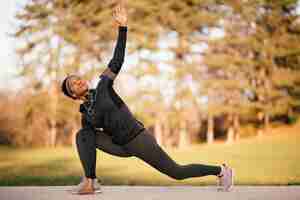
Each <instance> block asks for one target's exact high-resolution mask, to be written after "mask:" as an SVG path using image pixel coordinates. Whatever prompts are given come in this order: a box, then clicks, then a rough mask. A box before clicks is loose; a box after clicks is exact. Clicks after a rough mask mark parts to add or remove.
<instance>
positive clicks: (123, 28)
mask: <svg viewBox="0 0 300 200" xmlns="http://www.w3.org/2000/svg"><path fill="white" fill-rule="evenodd" d="M113 16H114V20H115V22H116V23H117V24H118V26H119V33H118V39H117V44H116V47H115V50H114V55H113V58H112V59H111V60H110V62H109V64H108V67H107V68H106V69H105V70H104V72H103V73H102V75H106V76H108V77H109V78H110V79H112V80H114V79H115V78H116V76H117V74H118V73H119V71H120V70H121V67H122V65H123V62H124V57H125V49H126V40H127V13H126V10H125V8H124V5H123V4H122V3H119V5H117V7H116V8H115V10H114V14H113Z"/></svg>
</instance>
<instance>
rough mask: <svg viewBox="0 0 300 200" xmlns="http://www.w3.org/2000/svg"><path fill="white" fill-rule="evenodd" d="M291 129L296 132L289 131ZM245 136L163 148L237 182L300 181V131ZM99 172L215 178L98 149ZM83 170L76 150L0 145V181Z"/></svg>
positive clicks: (58, 181)
mask: <svg viewBox="0 0 300 200" xmlns="http://www.w3.org/2000/svg"><path fill="white" fill-rule="evenodd" d="M292 132H295V133H292ZM292 132H291V131H286V132H282V133H280V134H278V133H277V134H275V135H274V136H272V137H271V136H263V137H260V138H251V139H244V140H241V141H240V142H238V143H235V144H232V145H226V144H213V145H209V146H208V145H196V146H192V147H191V148H189V149H186V150H180V151H179V150H174V149H166V151H167V152H168V153H169V154H170V155H171V157H173V158H174V159H175V160H176V161H177V162H178V163H181V164H189V163H202V164H220V163H222V162H224V161H226V162H227V163H228V164H230V165H231V166H232V167H233V168H234V169H235V172H236V184H239V185H244V184H247V185H262V184H267V185H270V184H271V185H288V184H300V151H299V149H300V148H299V147H300V133H296V132H297V131H292ZM97 157H98V158H97V176H98V178H100V179H101V180H102V182H103V184H104V185H213V184H215V177H206V178H190V179H186V180H182V181H177V180H172V179H171V178H169V177H167V176H166V175H164V174H161V173H159V172H158V171H156V170H155V169H153V168H151V167H149V166H148V165H147V164H145V163H143V162H142V161H140V160H138V159H137V158H134V157H132V158H119V157H115V156H110V155H108V154H106V153H103V152H101V151H98V153H97ZM81 175H82V169H81V165H80V161H79V158H78V157H77V154H76V150H75V149H73V148H71V147H70V148H61V147H59V148H56V149H13V148H8V147H5V146H0V185H1V186H8V185H14V186H17V185H72V184H77V183H78V181H79V178H80V176H81Z"/></svg>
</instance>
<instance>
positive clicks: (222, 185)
mask: <svg viewBox="0 0 300 200" xmlns="http://www.w3.org/2000/svg"><path fill="white" fill-rule="evenodd" d="M221 168H222V170H221V173H220V174H219V175H218V186H219V188H218V190H219V191H225V192H229V191H231V189H232V188H233V184H234V183H233V177H234V172H233V169H231V168H230V167H228V166H227V165H226V164H222V165H221Z"/></svg>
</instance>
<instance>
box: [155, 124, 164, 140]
mask: <svg viewBox="0 0 300 200" xmlns="http://www.w3.org/2000/svg"><path fill="white" fill-rule="evenodd" d="M154 135H155V138H156V141H157V143H158V144H159V145H162V142H163V140H162V139H163V137H162V126H161V123H160V122H159V121H158V120H157V121H156V122H155V125H154Z"/></svg>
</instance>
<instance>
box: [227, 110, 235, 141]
mask: <svg viewBox="0 0 300 200" xmlns="http://www.w3.org/2000/svg"><path fill="white" fill-rule="evenodd" d="M228 121H229V124H230V126H229V128H228V130H227V138H226V143H227V144H231V143H233V137H234V125H233V114H229V115H228Z"/></svg>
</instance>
